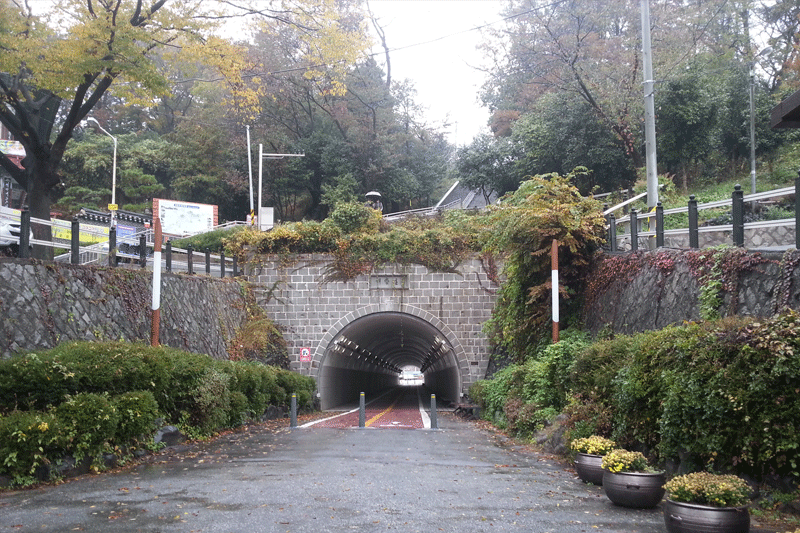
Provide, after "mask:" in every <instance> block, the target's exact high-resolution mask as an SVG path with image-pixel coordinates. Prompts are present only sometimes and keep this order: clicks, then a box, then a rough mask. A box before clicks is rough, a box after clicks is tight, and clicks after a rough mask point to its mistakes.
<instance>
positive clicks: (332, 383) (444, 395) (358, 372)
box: [317, 312, 461, 410]
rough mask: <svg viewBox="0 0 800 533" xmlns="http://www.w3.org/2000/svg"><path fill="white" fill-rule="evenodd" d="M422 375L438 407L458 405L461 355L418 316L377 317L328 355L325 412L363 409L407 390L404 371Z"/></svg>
mask: <svg viewBox="0 0 800 533" xmlns="http://www.w3.org/2000/svg"><path fill="white" fill-rule="evenodd" d="M409 367H414V368H418V369H419V371H420V372H422V376H423V384H424V385H425V387H426V389H428V390H429V391H430V393H432V394H436V398H437V401H439V400H440V399H441V401H444V402H447V401H457V400H458V397H459V394H460V392H461V373H460V372H459V368H458V361H457V359H456V355H455V350H454V349H453V346H452V345H451V344H450V343H449V342H448V340H447V338H446V337H445V335H444V334H442V332H441V331H439V330H438V329H437V328H436V327H434V326H433V325H431V324H430V323H428V322H426V321H425V320H422V319H420V318H418V317H415V316H413V315H409V314H406V313H397V312H385V313H373V314H370V315H366V316H363V317H361V318H358V319H356V320H354V321H353V322H351V323H349V324H348V325H346V326H345V327H344V328H342V330H341V331H339V332H338V333H337V334H336V336H335V337H334V338H333V340H332V341H331V343H330V344H329V345H328V346H327V348H326V349H325V354H324V357H323V358H322V364H321V367H320V371H319V374H318V378H317V387H318V389H319V395H320V404H321V407H322V409H323V410H329V409H336V408H337V407H340V406H344V405H352V404H353V403H357V402H358V399H359V395H360V393H362V392H363V393H364V394H365V396H366V397H367V399H369V398H370V397H375V396H377V395H379V394H381V393H383V392H384V391H386V390H387V389H391V388H394V387H398V386H400V385H401V378H402V376H403V369H404V368H409Z"/></svg>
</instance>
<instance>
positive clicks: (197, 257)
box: [6, 207, 245, 278]
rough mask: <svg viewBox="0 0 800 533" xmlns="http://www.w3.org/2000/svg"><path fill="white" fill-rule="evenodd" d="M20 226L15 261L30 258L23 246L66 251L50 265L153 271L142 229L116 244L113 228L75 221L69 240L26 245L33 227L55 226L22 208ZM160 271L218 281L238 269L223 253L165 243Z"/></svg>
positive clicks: (149, 237)
mask: <svg viewBox="0 0 800 533" xmlns="http://www.w3.org/2000/svg"><path fill="white" fill-rule="evenodd" d="M6 218H10V219H12V220H13V219H14V216H13V215H11V216H8V215H6ZM16 220H17V221H19V223H20V237H19V238H16V239H15V240H16V241H17V242H18V243H19V257H21V258H27V257H30V248H29V247H28V246H27V244H31V245H36V246H45V247H50V248H53V249H55V250H63V249H67V250H69V251H68V252H65V253H60V254H57V255H55V256H54V261H56V262H62V263H67V262H68V263H71V264H79V265H100V266H106V265H108V266H112V267H116V266H137V265H138V266H139V267H140V268H142V269H146V268H149V269H151V270H152V269H153V268H154V266H155V265H153V248H154V246H153V245H154V242H153V237H154V234H153V230H152V229H145V230H142V231H139V232H137V233H135V234H133V235H126V236H125V237H123V238H121V239H120V241H119V242H118V241H117V235H116V231H115V229H114V228H109V229H108V231H107V233H106V232H105V231H98V230H97V229H96V228H97V226H93V225H90V226H88V227H84V228H81V224H80V222H79V221H78V219H77V218H74V219H73V220H72V224H71V228H70V239H69V240H68V241H67V240H66V239H61V238H54V239H53V240H51V241H44V240H38V239H32V240H30V242H29V243H26V242H25V241H27V240H28V239H27V238H26V237H27V236H28V235H29V232H30V229H31V227H32V226H34V225H39V226H45V227H48V228H50V231H51V234H52V230H53V227H54V226H59V229H63V227H61V225H59V224H58V222H55V223H54V222H53V221H50V220H43V219H39V218H31V216H30V212H29V211H28V208H27V207H23V209H22V210H21V214H20V216H19V217H17V218H16ZM244 224H245V223H244V222H228V223H226V224H223V225H222V226H217V227H215V228H214V229H215V230H216V229H226V228H230V227H233V226H237V225H244ZM82 237H83V238H84V239H88V240H92V241H96V242H93V243H91V244H88V245H81V244H80V240H81V238H82ZM161 257H162V259H161V262H162V264H161V268H162V270H165V271H167V272H186V273H189V274H200V273H203V272H204V273H205V274H207V275H215V276H219V277H221V278H224V277H226V276H230V275H232V276H234V277H237V276H238V275H239V274H240V272H239V265H238V261H237V258H236V257H235V256H234V257H230V258H226V257H225V254H224V252H223V253H221V254H212V253H211V252H210V251H209V250H208V249H206V250H202V251H198V250H193V249H192V247H191V246H189V247H188V249H181V248H173V246H172V243H171V242H167V243H166V244H165V245H164V247H163V252H162V254H161Z"/></svg>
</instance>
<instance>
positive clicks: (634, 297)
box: [584, 250, 800, 334]
mask: <svg viewBox="0 0 800 533" xmlns="http://www.w3.org/2000/svg"><path fill="white" fill-rule="evenodd" d="M640 253H641V254H650V255H654V254H669V256H671V259H672V260H673V262H674V268H673V269H672V270H671V271H669V273H667V274H665V270H664V269H661V268H659V267H658V266H657V265H656V264H654V263H651V264H646V265H645V266H644V267H643V268H642V269H641V270H639V271H638V272H637V273H636V274H635V275H634V276H632V277H629V276H628V275H627V274H626V273H625V272H623V271H620V273H619V276H618V278H617V279H615V280H612V281H611V282H610V283H605V284H604V287H603V289H602V290H600V291H599V295H597V297H596V298H593V300H592V301H590V302H589V303H588V305H587V306H586V307H585V309H584V322H585V326H586V328H587V329H588V330H590V331H591V332H593V333H595V334H596V333H598V332H600V331H602V330H604V329H607V330H610V331H612V332H615V333H622V334H630V333H636V332H641V331H648V330H655V329H661V328H664V327H666V326H669V325H672V324H679V323H681V322H683V321H695V320H700V318H701V316H700V300H699V295H700V284H699V282H698V280H697V278H696V276H695V275H694V274H693V273H692V271H691V268H690V266H689V263H688V261H686V260H685V258H684V254H686V253H687V252H686V251H677V250H674V251H665V250H657V251H652V252H640ZM750 253H751V254H754V253H757V254H758V257H760V258H761V259H762V260H763V262H761V263H760V264H758V265H757V266H756V267H755V268H753V269H751V270H747V271H744V272H742V273H741V274H740V276H739V278H738V282H737V283H735V284H734V285H735V291H733V292H726V293H724V294H723V304H722V306H721V307H720V309H719V311H720V314H721V316H730V315H743V316H755V317H768V316H772V315H773V314H775V313H777V312H779V311H780V310H781V309H784V308H786V307H789V308H792V309H800V266H799V265H800V252H797V251H796V250H791V251H788V252H785V253H780V252H760V253H759V252H750ZM662 257H664V256H662ZM662 264H663V263H662ZM667 270H668V269H667Z"/></svg>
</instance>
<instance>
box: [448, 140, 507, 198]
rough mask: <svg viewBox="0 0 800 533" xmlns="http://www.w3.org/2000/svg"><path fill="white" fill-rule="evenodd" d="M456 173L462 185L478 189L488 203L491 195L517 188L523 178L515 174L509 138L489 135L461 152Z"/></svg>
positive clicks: (500, 194)
mask: <svg viewBox="0 0 800 533" xmlns="http://www.w3.org/2000/svg"><path fill="white" fill-rule="evenodd" d="M455 170H456V172H457V173H458V178H459V180H460V181H461V183H462V184H463V185H464V186H465V187H469V188H470V189H473V190H479V191H480V192H481V194H482V195H483V198H484V200H485V201H486V203H487V204H489V203H491V198H492V196H495V195H496V196H502V195H503V194H505V193H506V192H509V191H513V190H514V189H516V187H517V186H518V185H519V183H520V182H521V181H522V177H523V176H522V175H520V174H518V173H517V172H515V169H514V160H513V157H512V153H511V142H510V139H508V138H507V137H498V138H493V137H492V136H490V135H486V134H483V135H479V136H477V137H475V138H474V139H473V140H472V143H471V144H469V145H468V146H465V147H463V148H460V149H459V150H458V153H457V159H456V166H455Z"/></svg>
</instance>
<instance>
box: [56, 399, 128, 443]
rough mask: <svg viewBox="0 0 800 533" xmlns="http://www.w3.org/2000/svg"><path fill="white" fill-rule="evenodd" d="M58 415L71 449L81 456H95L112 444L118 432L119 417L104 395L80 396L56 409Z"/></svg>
mask: <svg viewBox="0 0 800 533" xmlns="http://www.w3.org/2000/svg"><path fill="white" fill-rule="evenodd" d="M55 412H56V416H57V417H58V419H59V421H60V422H61V424H62V425H63V426H64V427H65V428H68V432H69V434H70V439H69V440H70V444H69V448H70V449H74V450H75V451H76V452H77V455H76V458H77V457H78V456H81V455H94V454H96V453H99V452H100V451H101V450H102V447H103V444H104V443H106V442H108V441H111V440H112V439H113V438H114V434H115V432H116V430H117V424H118V423H119V414H118V413H117V410H116V409H115V408H114V406H113V405H111V402H109V401H108V397H107V396H105V395H101V394H93V393H86V392H84V393H80V394H76V395H75V396H72V397H71V398H69V399H68V400H67V401H66V402H63V403H62V404H61V405H59V406H58V407H57V408H56V411H55Z"/></svg>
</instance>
